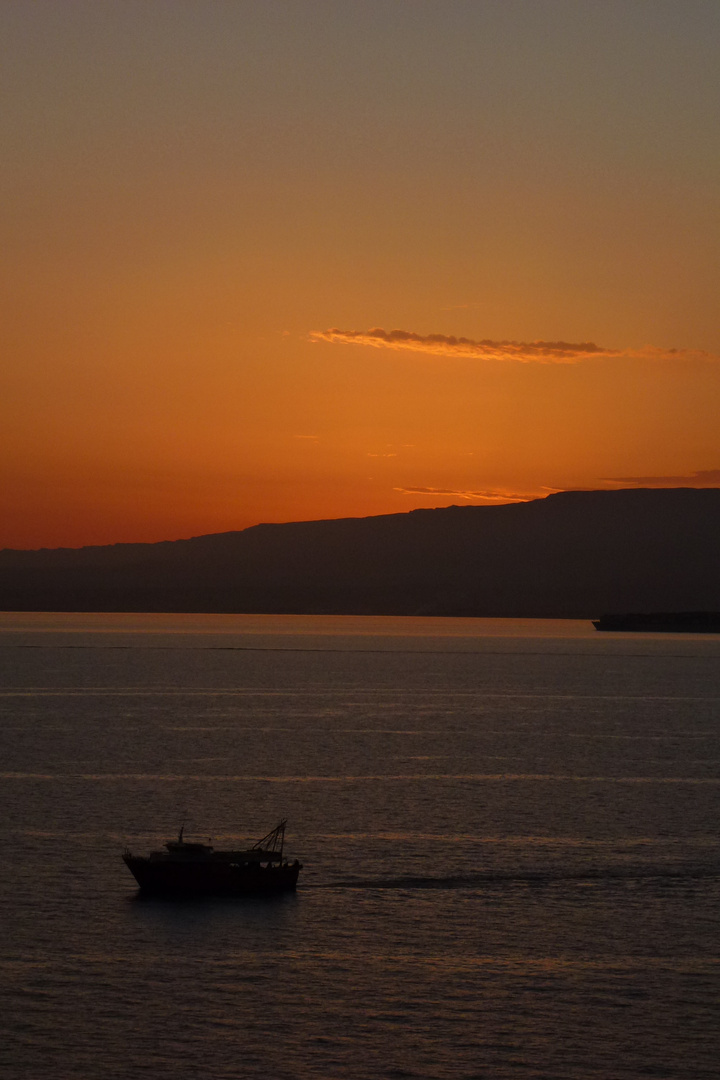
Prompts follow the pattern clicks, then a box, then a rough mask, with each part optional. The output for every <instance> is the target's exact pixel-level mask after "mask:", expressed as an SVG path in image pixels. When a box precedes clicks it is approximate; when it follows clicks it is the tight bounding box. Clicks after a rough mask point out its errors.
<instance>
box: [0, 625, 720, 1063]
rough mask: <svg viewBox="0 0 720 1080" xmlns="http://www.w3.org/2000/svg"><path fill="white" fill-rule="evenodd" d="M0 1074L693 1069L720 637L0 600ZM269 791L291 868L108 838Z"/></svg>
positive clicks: (257, 800) (227, 818)
mask: <svg viewBox="0 0 720 1080" xmlns="http://www.w3.org/2000/svg"><path fill="white" fill-rule="evenodd" d="M0 664H1V666H2V667H1V670H2V678H1V680H0V740H1V741H0V747H1V751H0V774H1V775H0V780H1V784H0V827H1V833H2V853H3V872H2V875H0V927H2V946H1V951H0V1027H2V1028H3V1029H4V1034H3V1035H2V1037H1V1038H0V1070H2V1076H3V1077H4V1078H7V1080H16V1078H23V1080H25V1078H33V1080H34V1078H46V1077H48V1078H49V1077H53V1078H55V1077H58V1078H63V1077H72V1078H81V1077H82V1078H87V1077H91V1078H94V1077H108V1078H114V1077H117V1078H120V1077H122V1078H125V1077H135V1076H138V1075H140V1076H142V1075H146V1074H147V1075H152V1076H153V1077H154V1078H160V1080H166V1078H167V1080H169V1078H173V1080H185V1078H194V1077H203V1078H215V1077H217V1078H224V1077H261V1076H262V1077H277V1078H288V1080H290V1078H305V1077H308V1078H316V1077H317V1078H321V1077H322V1078H331V1080H332V1078H337V1080H345V1078H360V1077H389V1078H390V1077H392V1078H405V1077H407V1078H413V1077H487V1078H505V1077H516V1078H529V1077H548V1078H558V1080H561V1078H565V1077H572V1078H586V1077H607V1078H617V1080H621V1078H625V1077H667V1078H672V1080H675V1078H699V1077H708V1078H710V1077H712V1078H714V1077H716V1076H717V1074H718V1060H720V1006H719V998H720V995H719V991H720V963H719V960H718V957H719V954H720V842H719V841H718V823H719V822H720V638H717V637H712V638H711V637H705V638H691V637H669V636H666V635H647V636H636V635H633V636H631V637H622V636H615V635H594V634H593V632H592V631H591V630H590V629H589V628H588V626H587V625H583V624H573V623H562V624H558V623H548V624H545V623H518V624H511V623H492V622H490V621H483V620H410V619H377V620H374V619H365V620H363V619H315V620H313V619H302V618H295V619H292V618H272V617H268V618H265V619H263V618H258V617H252V618H251V617H248V618H240V617H231V616H227V617H214V618H210V617H208V618H203V617H197V616H189V617H181V616H168V617H162V618H158V617H157V616H155V617H153V616H147V617H143V616H116V617H111V616H79V617H72V616H46V617H43V616H30V615H23V616H16V617H14V618H13V617H12V616H9V615H0ZM185 811H187V812H188V829H189V831H190V832H192V833H194V834H195V835H197V836H199V837H201V838H205V837H207V836H208V835H209V834H212V836H213V837H214V839H215V841H216V842H217V843H218V844H221V845H233V846H234V845H239V844H240V843H242V842H243V841H245V840H248V839H251V840H255V839H257V838H258V837H259V836H261V835H262V834H263V833H264V832H266V831H267V830H268V829H269V828H271V827H272V826H273V825H274V824H275V823H276V822H277V820H278V819H279V818H280V817H281V816H287V817H288V818H289V819H290V824H289V834H288V840H289V854H290V855H291V857H293V858H294V857H295V856H297V857H299V858H300V859H301V861H302V862H303V863H304V864H305V870H304V871H303V873H302V874H301V885H300V888H299V890H298V893H297V894H296V895H294V896H288V897H284V898H280V899H275V900H270V901H267V900H264V901H263V900H245V901H243V900H240V901H232V900H215V901H205V902H195V903H168V902H162V901H141V900H138V899H136V894H135V890H134V888H133V881H132V878H131V877H130V875H129V873H128V871H127V870H126V868H125V867H124V865H123V864H122V862H121V860H120V853H121V851H122V849H123V847H124V846H125V844H126V843H129V844H130V845H131V847H133V848H136V849H138V850H146V849H149V848H150V846H151V845H152V846H155V845H156V843H157V841H158V840H160V841H161V840H162V839H164V838H165V837H167V836H169V835H171V834H173V833H174V832H175V831H176V830H177V827H178V825H179V823H180V821H181V819H182V817H183V816H184V814H185Z"/></svg>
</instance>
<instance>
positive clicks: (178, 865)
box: [123, 820, 302, 896]
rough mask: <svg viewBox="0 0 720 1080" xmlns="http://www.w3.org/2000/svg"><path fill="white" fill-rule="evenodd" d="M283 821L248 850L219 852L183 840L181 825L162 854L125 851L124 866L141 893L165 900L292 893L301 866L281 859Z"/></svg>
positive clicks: (283, 842)
mask: <svg viewBox="0 0 720 1080" xmlns="http://www.w3.org/2000/svg"><path fill="white" fill-rule="evenodd" d="M286 824H287V820H283V821H281V822H280V824H279V825H277V826H276V827H275V828H274V829H273V830H272V831H271V832H269V833H268V834H267V836H263V837H262V839H260V840H258V841H257V843H255V844H253V846H252V847H251V848H247V849H244V850H232V851H220V850H217V849H215V848H214V847H213V846H212V844H209V843H208V844H202V843H197V842H195V841H189V840H186V839H185V837H184V835H183V833H184V826H182V827H181V828H180V832H179V834H178V838H177V840H167V841H166V843H165V847H164V850H161V851H152V852H151V853H150V854H149V855H133V854H132V852H131V851H129V850H128V849H127V848H126V849H125V851H124V852H123V862H124V863H125V865H126V866H127V868H128V870H129V871H130V873H131V874H132V875H133V877H134V878H135V880H136V881H137V883H138V885H139V886H140V889H141V891H142V892H143V893H154V894H160V895H165V896H208V895H223V894H225V895H230V896H247V895H253V894H268V893H280V892H292V891H293V890H294V889H295V888H296V886H297V880H298V874H299V873H300V871H301V870H302V865H301V864H300V863H299V862H298V860H297V859H295V861H294V862H292V863H291V862H289V861H288V860H286V859H285V858H284V852H283V848H284V845H285V826H286Z"/></svg>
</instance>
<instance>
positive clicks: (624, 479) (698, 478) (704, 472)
mask: <svg viewBox="0 0 720 1080" xmlns="http://www.w3.org/2000/svg"><path fill="white" fill-rule="evenodd" d="M603 482H604V483H606V484H623V485H624V484H630V485H632V486H633V487H716V486H720V469H699V470H698V471H697V472H693V473H689V474H688V475H687V476H606V477H603Z"/></svg>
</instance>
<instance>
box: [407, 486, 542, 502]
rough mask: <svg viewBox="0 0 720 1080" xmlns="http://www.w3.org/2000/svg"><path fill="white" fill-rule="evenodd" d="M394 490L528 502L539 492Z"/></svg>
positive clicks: (471, 500)
mask: <svg viewBox="0 0 720 1080" xmlns="http://www.w3.org/2000/svg"><path fill="white" fill-rule="evenodd" d="M552 490H555V489H554V488H553V489H552ZM393 491H399V492H400V493H401V494H402V495H457V496H458V498H460V499H465V500H466V501H467V502H486V503H508V502H527V501H528V500H529V499H537V498H538V493H537V492H533V493H532V494H527V493H523V494H520V493H518V492H515V491H501V490H484V491H470V490H467V489H462V488H436V487H396V488H393ZM543 494H547V491H544V492H543Z"/></svg>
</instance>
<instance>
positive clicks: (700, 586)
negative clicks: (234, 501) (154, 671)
mask: <svg viewBox="0 0 720 1080" xmlns="http://www.w3.org/2000/svg"><path fill="white" fill-rule="evenodd" d="M718 541H720V489H717V488H661V489H657V488H655V489H653V488H632V489H620V490H616V491H565V492H557V493H554V494H552V495H549V496H547V497H546V498H544V499H536V500H532V501H530V502H524V503H510V504H505V505H501V506H448V507H442V508H437V509H417V510H412V511H408V512H406V513H402V514H383V515H377V516H374V517H365V518H329V519H322V520H316V521H300V522H284V523H261V524H258V525H253V526H250V527H249V528H247V529H243V530H238V531H230V532H225V533H210V534H205V535H201V536H196V537H190V538H187V539H182V540H165V541H159V542H157V543H123V544H112V545H92V546H86V547H82V548H54V549H52V548H41V549H38V550H34V551H26V550H18V549H10V548H6V549H4V550H2V551H0V610H5V611H8V610H18V611H20V610H36V611H37V610H46V611H51V610H56V611H208V612H212V611H217V612H247V613H261V612H266V613H287V614H293V613H295V614H407V615H477V616H496V617H503V616H507V617H522V616H527V617H532V616H534V617H566V618H572V617H576V618H591V617H596V616H597V615H599V614H602V613H603V612H605V611H622V610H625V611H631V610H640V611H652V610H655V611H658V610H683V611H685V610H687V611H692V610H709V609H720V567H719V566H718V558H717V551H718V547H719V544H718Z"/></svg>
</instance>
